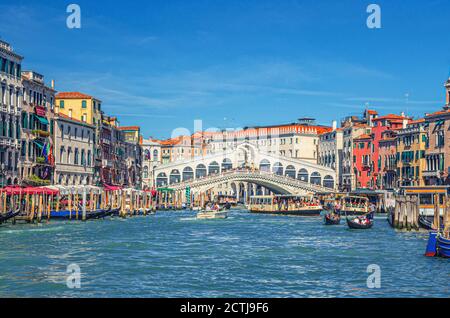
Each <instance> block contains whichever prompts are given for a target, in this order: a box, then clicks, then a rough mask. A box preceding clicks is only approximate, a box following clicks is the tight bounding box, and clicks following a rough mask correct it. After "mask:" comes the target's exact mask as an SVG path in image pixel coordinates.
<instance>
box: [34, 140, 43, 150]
mask: <svg viewBox="0 0 450 318" xmlns="http://www.w3.org/2000/svg"><path fill="white" fill-rule="evenodd" d="M33 142H34V144H35V145H36V146H38V147H39V148H40V149H42V148H44V144H43V143H42V142H40V141H39V140H33Z"/></svg>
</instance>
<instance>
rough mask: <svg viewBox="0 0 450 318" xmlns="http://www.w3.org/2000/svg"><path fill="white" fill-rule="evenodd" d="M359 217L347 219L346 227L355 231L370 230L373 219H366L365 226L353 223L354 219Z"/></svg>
mask: <svg viewBox="0 0 450 318" xmlns="http://www.w3.org/2000/svg"><path fill="white" fill-rule="evenodd" d="M358 218H359V217H355V218H349V217H347V225H348V227H349V228H351V229H357V230H366V229H370V228H372V226H373V219H372V218H369V217H367V219H368V221H369V222H368V223H367V224H361V223H358V222H355V220H356V219H358Z"/></svg>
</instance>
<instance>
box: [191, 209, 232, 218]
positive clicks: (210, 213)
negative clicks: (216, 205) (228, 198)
mask: <svg viewBox="0 0 450 318" xmlns="http://www.w3.org/2000/svg"><path fill="white" fill-rule="evenodd" d="M227 217H228V213H227V212H226V211H225V210H223V209H221V210H202V211H200V212H198V213H197V219H202V220H211V219H226V218H227Z"/></svg>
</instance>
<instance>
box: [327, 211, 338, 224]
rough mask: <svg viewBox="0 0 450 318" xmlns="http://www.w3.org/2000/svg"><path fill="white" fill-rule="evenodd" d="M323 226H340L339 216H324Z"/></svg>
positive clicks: (330, 214)
mask: <svg viewBox="0 0 450 318" xmlns="http://www.w3.org/2000/svg"><path fill="white" fill-rule="evenodd" d="M324 220H325V225H339V224H341V216H340V215H339V214H335V213H329V214H325V217H324Z"/></svg>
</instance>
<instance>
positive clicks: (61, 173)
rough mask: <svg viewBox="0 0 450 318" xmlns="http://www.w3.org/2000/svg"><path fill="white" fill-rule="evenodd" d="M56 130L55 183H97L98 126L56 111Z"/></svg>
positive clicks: (54, 130) (54, 128)
mask: <svg viewBox="0 0 450 318" xmlns="http://www.w3.org/2000/svg"><path fill="white" fill-rule="evenodd" d="M56 110H58V107H56ZM53 132H54V149H55V150H54V156H55V174H54V178H53V182H54V184H60V185H66V186H70V185H80V184H82V183H83V180H84V181H86V184H91V185H92V184H94V183H95V182H94V180H95V175H94V165H95V163H94V149H95V140H96V139H95V127H94V126H93V125H90V124H88V123H85V122H82V121H80V120H77V119H75V118H70V117H69V116H67V115H64V114H61V113H58V112H57V111H56V113H55V120H54V127H53Z"/></svg>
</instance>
